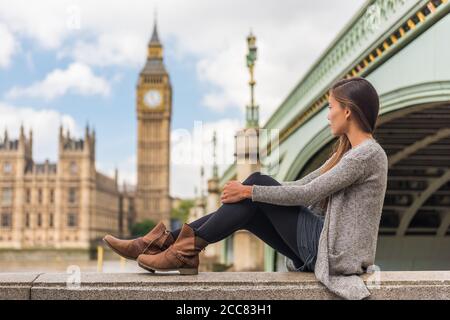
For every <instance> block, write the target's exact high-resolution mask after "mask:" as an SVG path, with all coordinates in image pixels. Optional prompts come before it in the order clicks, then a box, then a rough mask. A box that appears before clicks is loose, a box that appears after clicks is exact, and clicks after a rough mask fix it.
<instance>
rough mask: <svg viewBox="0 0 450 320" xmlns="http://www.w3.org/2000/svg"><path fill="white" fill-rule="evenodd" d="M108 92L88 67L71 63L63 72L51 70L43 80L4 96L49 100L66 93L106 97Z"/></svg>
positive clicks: (100, 79) (104, 82) (105, 83)
mask: <svg viewBox="0 0 450 320" xmlns="http://www.w3.org/2000/svg"><path fill="white" fill-rule="evenodd" d="M110 90H111V89H110V85H109V83H108V82H107V81H106V80H105V79H103V78H101V77H98V76H96V75H94V74H93V72H92V70H91V69H90V67H89V66H87V65H84V64H82V63H72V64H70V65H69V66H68V67H67V69H65V70H61V69H56V70H53V71H52V72H50V73H49V74H47V76H46V77H45V79H44V80H42V81H39V82H36V83H34V84H32V85H31V86H29V87H25V88H22V87H13V88H12V89H11V90H10V91H8V93H7V94H6V96H7V97H8V98H17V97H22V96H25V97H40V98H44V99H47V100H51V99H54V98H57V97H60V96H63V95H65V94H67V93H72V94H80V95H84V96H87V95H97V94H99V95H102V96H107V95H109V93H110Z"/></svg>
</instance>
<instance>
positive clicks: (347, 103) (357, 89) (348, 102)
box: [320, 77, 380, 211]
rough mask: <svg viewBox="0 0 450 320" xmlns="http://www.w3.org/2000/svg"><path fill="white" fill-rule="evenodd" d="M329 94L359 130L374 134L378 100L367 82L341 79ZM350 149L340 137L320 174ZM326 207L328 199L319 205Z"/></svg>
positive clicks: (355, 79)
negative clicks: (347, 112) (350, 117)
mask: <svg viewBox="0 0 450 320" xmlns="http://www.w3.org/2000/svg"><path fill="white" fill-rule="evenodd" d="M329 94H330V95H333V97H334V99H335V100H336V101H337V102H339V104H340V107H341V108H345V107H348V108H349V109H350V110H351V112H352V116H353V117H354V119H355V120H356V121H357V123H358V124H359V126H360V128H361V130H363V131H364V132H367V133H371V134H373V133H374V132H375V129H376V127H377V120H378V112H379V109H380V100H379V97H378V93H377V91H376V90H375V88H374V87H373V85H372V84H371V83H370V82H369V81H367V80H366V79H364V78H360V77H354V78H349V79H342V80H339V81H337V82H336V83H334V84H333V85H332V87H331V88H330V91H329ZM351 147H352V146H351V144H350V141H349V140H348V138H347V135H345V134H344V135H341V136H340V137H339V139H338V140H337V141H336V143H335V144H334V145H333V148H332V151H331V154H330V161H329V163H328V164H327V165H326V166H325V167H324V168H323V169H322V170H321V174H323V173H325V172H327V171H328V170H330V169H331V168H333V167H334V166H335V165H336V164H337V163H338V162H339V161H340V160H341V158H342V157H343V155H344V153H345V152H347V151H348V150H350V149H351ZM327 206H328V197H327V198H326V199H323V200H322V201H321V203H320V207H321V208H322V209H323V210H324V211H326V210H327Z"/></svg>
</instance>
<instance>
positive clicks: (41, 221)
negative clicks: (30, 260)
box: [0, 24, 172, 249]
mask: <svg viewBox="0 0 450 320" xmlns="http://www.w3.org/2000/svg"><path fill="white" fill-rule="evenodd" d="M171 111H172V89H171V84H170V79H169V75H168V73H167V71H166V69H165V67H164V63H163V47H162V45H161V43H160V41H159V38H158V33H157V28H156V24H155V26H154V30H153V34H152V37H151V40H150V42H149V44H148V51H147V60H146V63H145V65H144V67H143V69H142V70H141V72H140V74H139V77H138V81H137V86H136V117H137V130H138V135H137V139H138V141H137V185H136V186H135V187H134V186H132V188H124V187H122V188H121V187H120V186H119V183H118V172H117V170H116V172H115V176H114V177H109V176H106V175H104V174H102V173H100V172H98V171H97V170H96V166H95V158H96V157H95V145H96V138H95V131H93V130H90V129H89V128H88V127H86V129H85V133H84V138H75V137H71V136H70V133H69V132H68V131H67V132H64V128H63V127H62V126H61V127H60V130H59V139H58V140H59V141H58V161H57V163H50V162H49V161H48V160H47V161H45V162H44V163H36V162H34V160H33V134H32V131H31V130H30V131H29V133H28V134H26V133H25V130H24V127H23V126H21V128H20V132H19V135H18V138H16V139H12V138H10V137H9V133H8V132H7V131H5V134H4V137H3V138H2V139H1V140H0V249H28V248H31V249H35V248H44V249H90V248H92V247H94V246H95V245H96V244H97V243H98V241H99V240H100V239H101V238H102V237H103V236H104V235H105V234H108V233H109V234H114V235H116V236H119V237H127V236H129V226H130V224H131V223H134V222H141V221H144V220H146V219H151V220H153V221H154V222H155V223H157V222H158V221H160V220H162V221H164V223H165V224H166V225H167V226H168V225H169V223H170V210H171V202H172V199H171V198H170V196H169V163H170V155H169V150H170V145H169V143H170V120H171ZM55 134H58V133H57V132H55Z"/></svg>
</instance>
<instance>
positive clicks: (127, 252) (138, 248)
mask: <svg viewBox="0 0 450 320" xmlns="http://www.w3.org/2000/svg"><path fill="white" fill-rule="evenodd" d="M103 241H104V242H105V243H106V244H107V245H108V246H109V247H110V248H111V249H112V250H113V251H114V252H116V253H117V254H119V255H120V256H122V257H124V258H127V259H130V260H136V259H137V257H138V256H139V255H140V254H157V253H159V252H161V251H164V250H166V249H167V248H168V247H169V246H170V245H171V244H172V243H174V242H175V239H174V238H173V236H172V234H171V233H170V231H169V230H167V229H166V226H165V225H164V223H163V222H162V221H161V222H159V223H158V224H157V225H156V226H155V227H154V228H153V229H152V230H151V231H150V232H149V233H147V234H146V235H145V236H143V237H139V238H137V239H132V240H121V239H118V238H115V237H113V236H111V235H109V234H108V235H106V236H105V237H104V238H103Z"/></svg>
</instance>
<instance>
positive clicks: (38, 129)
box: [0, 102, 82, 161]
mask: <svg viewBox="0 0 450 320" xmlns="http://www.w3.org/2000/svg"><path fill="white" fill-rule="evenodd" d="M21 124H23V126H24V129H25V133H26V135H27V136H28V133H29V130H30V129H32V130H33V158H34V159H35V160H36V161H43V160H45V159H50V160H52V161H56V159H57V157H58V153H57V152H58V134H59V125H60V124H62V125H63V127H64V129H65V130H70V132H71V136H78V135H79V134H80V132H82V130H80V129H79V128H78V127H77V125H76V123H75V120H74V119H73V118H72V117H71V116H70V115H67V114H62V113H60V112H57V111H54V110H50V109H44V110H37V109H33V108H28V107H16V106H12V105H10V104H6V103H4V102H0V129H1V133H2V136H3V133H4V131H3V130H4V129H7V130H8V136H9V137H10V139H17V138H18V137H19V133H20V125H21Z"/></svg>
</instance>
